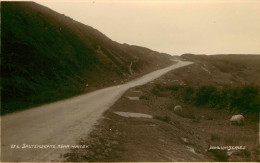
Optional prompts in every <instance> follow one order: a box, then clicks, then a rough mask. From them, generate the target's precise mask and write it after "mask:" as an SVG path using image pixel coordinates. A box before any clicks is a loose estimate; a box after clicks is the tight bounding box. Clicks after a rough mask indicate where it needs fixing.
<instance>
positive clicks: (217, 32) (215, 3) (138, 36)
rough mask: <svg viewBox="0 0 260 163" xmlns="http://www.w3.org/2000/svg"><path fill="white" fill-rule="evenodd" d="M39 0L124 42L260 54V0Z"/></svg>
mask: <svg viewBox="0 0 260 163" xmlns="http://www.w3.org/2000/svg"><path fill="white" fill-rule="evenodd" d="M37 3H39V4H41V5H44V6H46V7H48V8H51V9H53V10H55V11H57V12H59V13H63V14H65V15H66V16H69V17H71V18H73V19H74V20H77V21H79V22H82V23H83V24H86V25H89V26H92V27H93V28H95V29H97V30H99V31H100V32H102V33H103V34H105V35H106V36H108V37H109V38H111V39H112V40H114V41H117V42H119V43H127V44H130V45H139V46H144V47H147V48H150V49H152V50H155V51H159V52H164V53H168V54H171V55H181V54H184V53H194V54H208V55H210V54H260V0H196V1H195V0H85V1H83V0H73V1H69V0H66V1H65V0H63V1H61V0H59V1H57V0H56V1H55V0H48V1H37Z"/></svg>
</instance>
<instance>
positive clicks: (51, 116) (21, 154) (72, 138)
mask: <svg viewBox="0 0 260 163" xmlns="http://www.w3.org/2000/svg"><path fill="white" fill-rule="evenodd" d="M189 64H191V62H182V61H179V62H178V63H176V64H174V65H172V66H169V67H167V68H164V69H161V70H157V71H154V72H152V73H149V74H147V75H144V76H143V77H140V78H138V79H135V80H133V81H130V82H128V83H126V84H123V85H118V86H112V87H108V88H104V89H100V90H97V91H94V92H91V93H87V94H84V95H80V96H77V97H73V98H70V99H67V100H62V101H58V102H54V103H51V104H47V105H42V106H39V107H35V108H32V109H28V110H25V111H20V112H16V113H12V114H8V115H5V116H2V117H1V120H2V122H1V123H2V124H1V130H2V133H1V134H2V135H1V138H2V140H1V147H2V149H1V150H2V151H1V152H2V153H1V154H2V158H1V161H8V162H16V161H22V162H26V161H37V162H39V161H61V160H62V158H61V154H64V153H66V152H68V151H69V149H68V148H58V145H69V147H71V146H72V145H75V144H76V142H77V141H79V140H80V138H84V137H86V135H87V134H88V133H89V132H90V129H91V127H92V126H93V125H94V124H95V122H96V121H97V120H98V119H99V118H101V116H102V113H103V112H104V111H105V110H106V109H108V108H109V107H110V106H111V105H113V103H114V102H115V101H116V100H118V99H119V98H120V97H121V96H122V94H123V93H124V92H125V91H126V90H127V89H129V88H131V87H135V86H138V85H143V84H145V83H147V82H149V81H152V80H154V79H156V78H158V77H159V76H161V75H163V74H165V73H167V72H169V71H170V70H173V69H176V68H179V67H182V66H186V65H189ZM23 144H26V145H37V146H31V148H29V146H26V147H25V146H24V145H23ZM11 145H16V146H15V148H11ZM17 145H18V146H19V147H20V148H18V147H17ZM42 145H45V146H44V148H40V147H43V146H42ZM46 145H49V146H46ZM51 145H53V146H51ZM54 146H55V148H53V147H54ZM23 147H25V148H23ZM36 147H37V148H36ZM66 147H68V146H66Z"/></svg>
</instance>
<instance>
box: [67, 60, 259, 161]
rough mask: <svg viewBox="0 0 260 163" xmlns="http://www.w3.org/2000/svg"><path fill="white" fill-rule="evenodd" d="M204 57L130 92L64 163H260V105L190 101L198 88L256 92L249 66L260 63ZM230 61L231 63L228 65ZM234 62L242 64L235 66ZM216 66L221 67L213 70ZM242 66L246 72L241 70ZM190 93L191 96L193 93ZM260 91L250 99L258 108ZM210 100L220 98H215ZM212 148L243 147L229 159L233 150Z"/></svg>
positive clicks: (256, 80)
mask: <svg viewBox="0 0 260 163" xmlns="http://www.w3.org/2000/svg"><path fill="white" fill-rule="evenodd" d="M193 57H200V56H193ZM203 57H205V58H207V60H206V59H204V60H203V59H201V58H200V59H197V60H196V61H195V63H194V64H192V65H189V66H186V67H182V68H179V69H176V70H174V71H171V72H169V73H167V74H165V75H163V76H162V77H160V78H158V79H156V80H154V81H152V82H150V83H148V84H146V85H143V86H140V87H136V88H132V89H130V90H128V91H127V92H126V93H125V94H124V95H123V96H122V97H121V98H120V99H119V100H118V101H117V102H116V103H115V104H114V105H113V106H112V107H111V108H110V109H108V110H107V111H106V112H105V113H104V114H103V116H104V117H105V118H103V119H101V120H100V121H99V124H97V125H96V128H95V129H94V130H93V131H92V132H91V133H90V134H89V135H88V136H87V137H86V138H85V139H84V140H81V141H80V142H78V143H79V144H88V145H89V148H88V149H87V150H85V149H73V150H71V152H70V153H68V154H67V155H65V158H66V159H67V161H103V162H105V161H115V162H116V161H119V162H120V161H121V162H124V161H141V162H142V161H152V162H154V161H155V162H157V161H161V162H162V161H163V162H169V161H174V162H177V161H185V162H187V161H197V162H203V161H234V162H235V161H240V162H244V161H258V162H259V157H258V156H259V114H257V113H256V112H258V113H259V109H260V108H259V105H258V108H257V107H255V108H254V109H253V110H249V109H248V108H247V107H245V108H241V109H233V110H230V108H228V107H227V106H226V105H222V106H221V107H218V106H212V105H210V104H211V103H210V102H212V101H211V98H208V96H204V97H203V99H204V100H205V101H206V103H204V104H200V105H197V103H196V102H195V101H196V98H194V97H196V92H199V93H203V92H204V91H203V90H201V88H202V87H210V88H214V89H216V90H218V91H220V90H221V89H223V88H226V87H229V88H230V91H231V92H232V90H235V89H236V88H243V87H244V86H245V84H246V85H247V86H250V87H253V88H257V87H259V85H260V78H259V75H260V74H259V67H258V66H257V64H248V63H250V62H252V61H253V62H254V63H257V62H258V63H259V58H260V57H259V56H250V55H244V56H235V55H233V56H223V55H218V56H203ZM230 57H232V58H234V59H233V60H230ZM241 57H242V58H243V59H241ZM209 58H210V59H209ZM192 60H193V61H194V60H195V59H192ZM219 60H223V62H220V61H219ZM236 60H240V61H241V62H240V63H239V64H238V65H236V64H235V63H237V62H236ZM230 63H234V65H233V64H230ZM219 64H222V66H221V67H218V66H215V65H219ZM241 64H242V65H248V67H246V68H241V69H240V68H239V65H241ZM242 65H241V66H242ZM224 67H227V68H226V69H225V70H226V71H225V72H223V71H222V70H221V68H224ZM207 70H208V71H207ZM190 90H193V91H194V92H193V93H191V92H192V91H190ZM205 92H206V93H207V91H205ZM259 92H260V91H259V89H258V95H257V96H253V97H256V98H254V100H255V103H256V104H260V98H259ZM188 93H191V94H192V95H191V94H188ZM208 95H212V97H216V98H218V96H215V95H214V94H208ZM125 96H130V97H140V100H129V99H128V98H125ZM241 96H243V94H236V96H234V97H239V98H240V97H241ZM244 96H245V95H244ZM251 97H252V96H251ZM245 98H247V97H245ZM225 99H229V98H225ZM240 100H241V101H245V99H240ZM244 104H245V106H250V105H247V103H244ZM176 105H181V106H182V107H183V112H181V113H176V112H174V107H175V106H176ZM115 111H121V112H132V113H145V114H149V115H152V116H153V117H154V118H153V119H147V118H125V117H122V116H118V115H116V114H114V112H115ZM251 111H253V112H251ZM255 111H256V112H255ZM234 114H243V115H244V117H245V123H244V125H242V126H236V125H231V124H230V122H229V119H230V118H231V116H232V115H234ZM182 138H186V139H187V141H186V142H185V141H183V140H182ZM187 146H189V147H191V148H193V149H194V151H195V152H196V153H195V154H194V152H191V151H190V150H189V149H188V148H187ZM210 146H221V147H226V146H246V149H245V150H233V151H232V152H233V154H230V155H228V154H229V153H227V152H231V151H227V150H209V147H210Z"/></svg>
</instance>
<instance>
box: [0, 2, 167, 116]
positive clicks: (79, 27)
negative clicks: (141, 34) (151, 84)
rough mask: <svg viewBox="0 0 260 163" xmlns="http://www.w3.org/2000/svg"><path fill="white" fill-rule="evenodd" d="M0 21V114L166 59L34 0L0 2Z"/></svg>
mask: <svg viewBox="0 0 260 163" xmlns="http://www.w3.org/2000/svg"><path fill="white" fill-rule="evenodd" d="M1 21H2V22H1V28H2V35H1V39H2V52H1V82H2V85H1V94H2V101H1V103H2V114H5V113H8V112H13V111H15V110H20V109H24V108H28V107H31V106H35V105H39V104H43V103H46V102H51V101H55V100H58V99H63V98H67V97H70V96H73V95H76V94H80V93H83V92H86V91H89V90H91V89H97V88H102V87H105V86H109V85H112V84H117V83H119V82H120V83H121V82H123V81H125V80H127V79H131V78H133V77H134V76H137V75H140V74H143V73H147V72H150V71H152V70H155V69H158V68H162V67H165V66H167V65H170V64H171V61H170V60H169V58H170V55H167V54H163V53H158V52H155V51H152V50H150V49H147V48H143V47H138V46H131V45H127V44H119V43H117V42H115V41H112V40H111V39H109V38H108V37H106V36H105V35H104V34H102V33H101V32H99V31H98V30H96V29H94V28H92V27H90V26H87V25H84V24H82V23H79V22H77V21H74V20H73V19H71V18H69V17H66V16H65V15H63V14H59V13H57V12H55V11H53V10H51V9H49V8H46V7H44V6H41V5H38V4H36V3H33V2H2V3H1ZM86 84H87V85H88V87H86Z"/></svg>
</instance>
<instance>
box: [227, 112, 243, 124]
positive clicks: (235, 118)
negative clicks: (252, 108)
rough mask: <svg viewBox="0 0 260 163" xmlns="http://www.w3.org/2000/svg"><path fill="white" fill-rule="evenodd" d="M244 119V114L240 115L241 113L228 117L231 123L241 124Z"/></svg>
mask: <svg viewBox="0 0 260 163" xmlns="http://www.w3.org/2000/svg"><path fill="white" fill-rule="evenodd" d="M244 121H245V118H244V116H243V115H241V114H237V115H233V116H232V117H231V118H230V122H231V124H234V125H243V124H244Z"/></svg>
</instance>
